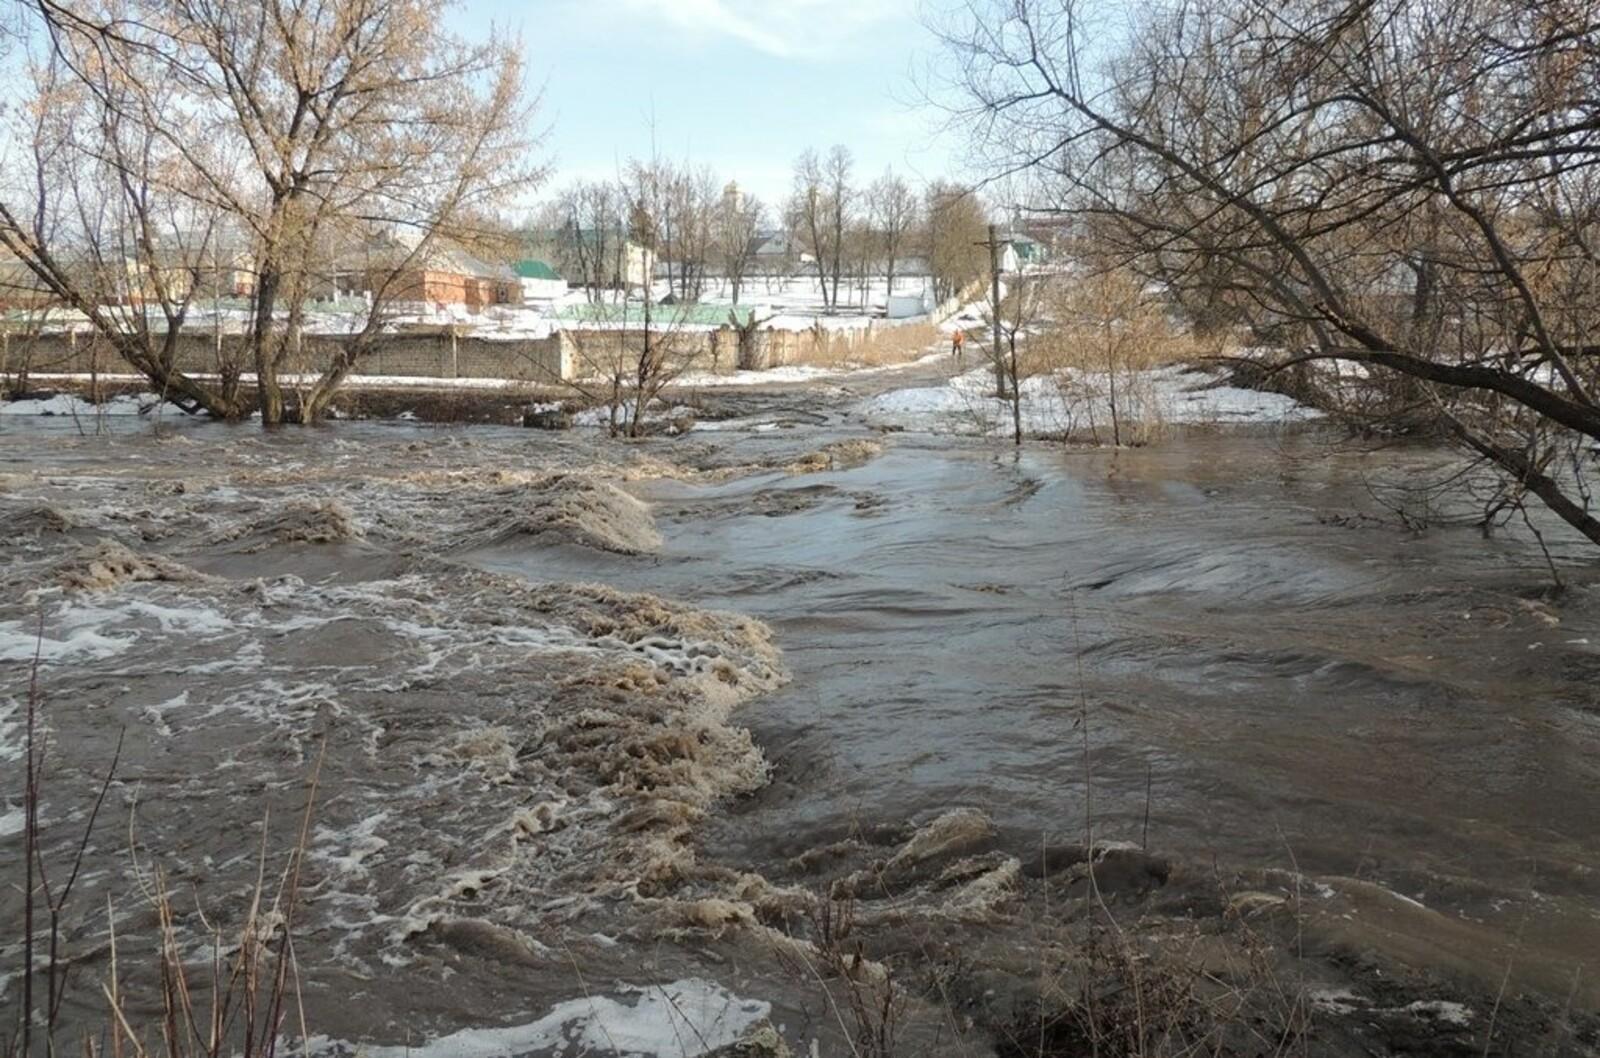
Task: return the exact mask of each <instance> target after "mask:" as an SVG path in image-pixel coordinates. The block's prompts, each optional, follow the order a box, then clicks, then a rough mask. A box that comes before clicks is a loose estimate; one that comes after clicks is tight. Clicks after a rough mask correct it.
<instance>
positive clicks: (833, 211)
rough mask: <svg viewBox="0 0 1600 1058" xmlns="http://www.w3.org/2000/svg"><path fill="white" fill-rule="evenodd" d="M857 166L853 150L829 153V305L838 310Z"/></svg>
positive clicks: (825, 166) (825, 175) (825, 168)
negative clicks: (852, 181) (851, 175)
mask: <svg viewBox="0 0 1600 1058" xmlns="http://www.w3.org/2000/svg"><path fill="white" fill-rule="evenodd" d="M854 166H855V158H854V157H853V156H852V155H851V153H850V149H849V148H848V147H844V146H839V145H835V146H834V148H833V149H832V150H830V151H829V152H828V157H827V160H826V162H824V164H823V187H824V189H825V192H826V197H825V201H826V202H827V206H828V214H827V216H828V224H829V227H830V243H829V247H830V249H831V251H832V254H831V257H832V259H831V261H830V262H829V266H830V271H831V272H832V274H833V300H832V301H831V302H830V304H831V305H833V307H834V308H835V309H837V308H838V307H839V277H840V275H841V273H842V272H843V270H844V257H845V247H846V240H845V232H846V230H847V229H848V228H849V227H850V224H851V217H852V213H853V210H854V202H855V189H854V188H852V187H851V186H850V174H851V170H852V169H853V168H854Z"/></svg>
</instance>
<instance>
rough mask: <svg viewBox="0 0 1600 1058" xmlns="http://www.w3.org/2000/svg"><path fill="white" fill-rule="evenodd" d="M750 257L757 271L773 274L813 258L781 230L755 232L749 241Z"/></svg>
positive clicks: (805, 262)
mask: <svg viewBox="0 0 1600 1058" xmlns="http://www.w3.org/2000/svg"><path fill="white" fill-rule="evenodd" d="M750 259H751V261H752V262H754V263H755V266H756V270H757V271H760V272H765V273H768V274H773V275H777V274H781V273H783V272H785V271H787V270H789V269H792V268H794V267H795V266H796V265H801V264H808V263H810V262H811V261H812V260H813V258H812V256H811V255H810V254H808V253H806V252H805V251H804V250H802V249H801V248H800V244H799V243H798V242H797V241H796V240H795V239H794V237H793V236H791V235H790V234H789V233H788V232H786V231H781V230H771V231H763V232H757V233H756V237H755V239H754V240H753V241H752V243H751V252H750Z"/></svg>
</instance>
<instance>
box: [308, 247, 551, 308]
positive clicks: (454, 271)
mask: <svg viewBox="0 0 1600 1058" xmlns="http://www.w3.org/2000/svg"><path fill="white" fill-rule="evenodd" d="M332 287H333V294H334V296H335V297H346V296H348V297H361V296H364V295H369V294H370V295H373V296H379V295H381V296H383V297H384V298H385V299H386V300H388V301H414V302H423V303H425V304H430V305H461V306H463V307H465V308H466V309H468V310H469V311H473V312H477V311H481V310H482V309H485V308H488V307H489V306H491V305H520V304H522V297H523V296H522V282H521V280H520V279H519V277H518V276H517V274H516V273H515V272H513V271H512V270H511V269H510V268H508V267H507V266H505V265H497V264H490V263H488V262H487V261H483V260H480V259H479V258H477V257H475V256H473V255H472V254H471V253H469V252H467V251H466V250H465V249H463V248H461V247H459V246H452V245H449V244H445V243H439V244H436V245H433V246H430V247H428V248H427V249H425V250H423V251H422V252H421V253H417V252H416V251H415V249H414V247H413V246H408V245H407V243H406V242H405V241H403V240H400V239H386V240H378V241H375V242H374V243H372V244H369V245H368V246H364V247H362V248H361V249H359V250H356V251H353V252H351V253H347V254H345V255H343V256H342V257H341V258H339V260H338V261H337V262H336V264H335V266H334V268H333V274H332Z"/></svg>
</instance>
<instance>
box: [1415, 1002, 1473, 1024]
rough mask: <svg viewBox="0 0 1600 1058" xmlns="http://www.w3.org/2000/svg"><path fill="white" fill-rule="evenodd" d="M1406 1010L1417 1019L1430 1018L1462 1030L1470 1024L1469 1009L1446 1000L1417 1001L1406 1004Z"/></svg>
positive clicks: (1470, 1015) (1470, 1011)
mask: <svg viewBox="0 0 1600 1058" xmlns="http://www.w3.org/2000/svg"><path fill="white" fill-rule="evenodd" d="M1406 1010H1407V1011H1409V1012H1410V1013H1412V1014H1416V1015H1417V1016H1418V1017H1424V1018H1432V1019H1433V1020H1435V1021H1443V1022H1446V1023H1447V1024H1450V1025H1456V1026H1460V1027H1463V1028H1464V1027H1466V1026H1467V1025H1469V1024H1471V1023H1472V1008H1471V1007H1468V1006H1464V1005H1463V1004H1461V1003H1452V1002H1450V1001H1449V1000H1447V999H1419V1000H1417V1001H1416V1002H1414V1003H1409V1004H1407V1005H1406Z"/></svg>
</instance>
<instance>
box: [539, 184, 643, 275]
mask: <svg viewBox="0 0 1600 1058" xmlns="http://www.w3.org/2000/svg"><path fill="white" fill-rule="evenodd" d="M540 228H541V229H542V230H543V231H546V232H548V233H549V238H550V239H551V241H552V243H553V250H554V253H555V256H556V264H557V266H558V267H559V268H560V269H561V271H562V272H563V273H564V274H565V275H567V276H569V277H571V278H572V279H575V280H576V281H577V282H578V284H579V285H580V286H581V287H582V288H583V291H584V296H585V297H586V298H587V300H588V301H589V303H590V304H596V303H598V302H599V301H601V300H602V299H603V298H604V296H605V292H606V291H609V290H616V289H619V288H624V287H626V285H627V256H628V246H627V234H626V232H627V204H626V200H625V198H624V196H623V194H622V191H621V190H620V189H619V188H618V187H617V185H616V184H615V183H614V182H612V181H610V180H579V181H577V182H576V183H574V184H572V185H570V186H569V187H567V188H566V189H565V190H563V191H562V192H561V193H560V194H559V195H557V196H556V198H555V200H554V201H553V202H551V203H550V205H549V206H548V207H546V208H545V209H544V210H543V211H542V214H541V224H540Z"/></svg>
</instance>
